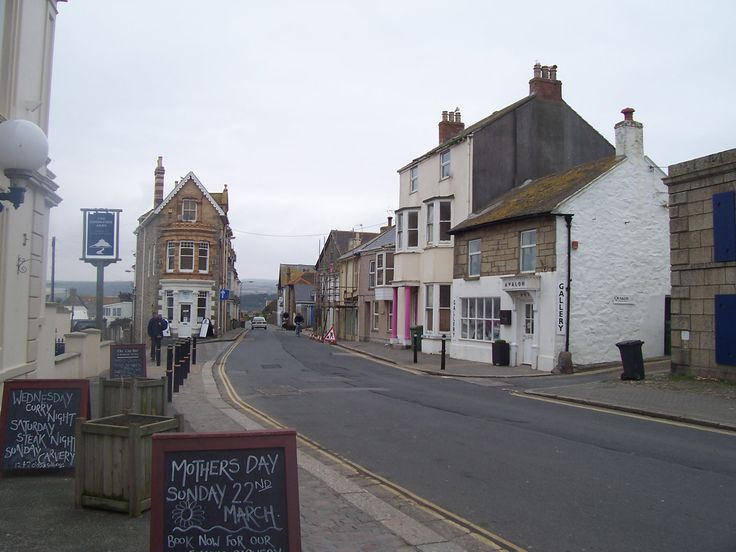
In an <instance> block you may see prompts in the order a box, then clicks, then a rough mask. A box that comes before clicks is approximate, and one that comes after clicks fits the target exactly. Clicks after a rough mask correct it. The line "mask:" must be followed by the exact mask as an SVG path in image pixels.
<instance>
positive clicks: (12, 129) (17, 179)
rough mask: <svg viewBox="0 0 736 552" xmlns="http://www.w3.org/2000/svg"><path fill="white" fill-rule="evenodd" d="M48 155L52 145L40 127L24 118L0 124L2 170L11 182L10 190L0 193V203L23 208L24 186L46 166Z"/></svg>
mask: <svg viewBox="0 0 736 552" xmlns="http://www.w3.org/2000/svg"><path fill="white" fill-rule="evenodd" d="M48 155H49V142H48V140H47V139H46V135H45V134H44V132H43V130H41V129H40V128H39V127H38V126H36V125H35V124H33V123H32V122H30V121H26V120H24V119H13V120H10V121H3V122H2V123H0V168H2V169H4V173H5V176H6V177H8V179H9V180H10V188H9V189H8V191H6V192H0V201H9V202H10V203H12V205H13V207H15V208H16V209H17V208H18V207H20V206H21V204H22V203H23V200H24V199H25V193H26V189H25V187H24V186H23V185H22V184H23V183H24V181H25V180H27V179H29V177H32V176H33V173H34V172H35V171H37V170H38V169H40V168H41V167H42V166H43V165H44V164H45V163H46V159H47V158H48ZM2 210H3V205H2V203H0V211H2Z"/></svg>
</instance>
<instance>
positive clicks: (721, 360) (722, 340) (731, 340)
mask: <svg viewBox="0 0 736 552" xmlns="http://www.w3.org/2000/svg"><path fill="white" fill-rule="evenodd" d="M715 301H716V362H717V363H718V364H728V365H730V366H736V295H716V298H715Z"/></svg>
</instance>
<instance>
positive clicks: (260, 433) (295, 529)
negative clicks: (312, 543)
mask: <svg viewBox="0 0 736 552" xmlns="http://www.w3.org/2000/svg"><path fill="white" fill-rule="evenodd" d="M152 439H153V440H152V456H153V458H152V464H151V523H150V545H149V552H164V551H165V550H167V548H166V547H165V546H164V541H165V539H166V538H167V536H166V535H165V534H164V514H165V509H164V507H165V504H164V500H165V495H166V482H165V481H164V479H165V476H164V474H165V461H166V455H167V453H171V452H173V453H177V452H192V453H197V452H206V451H217V452H227V451H249V450H254V451H256V450H259V449H283V454H284V464H285V465H284V489H285V497H284V498H285V500H286V518H287V519H286V523H287V535H288V549H287V550H284V551H283V552H301V531H300V527H299V483H298V473H297V461H296V431H295V430H293V429H280V430H257V431H247V432H241V433H157V434H154V435H153V436H152ZM244 548H254V549H259V548H260V549H263V550H267V549H268V548H267V547H265V546H260V547H259V546H255V545H253V546H251V545H249V546H245V547H243V546H235V547H233V550H236V549H244ZM205 549H206V548H205ZM219 549H221V550H227V548H226V547H223V546H222V545H220V546H219Z"/></svg>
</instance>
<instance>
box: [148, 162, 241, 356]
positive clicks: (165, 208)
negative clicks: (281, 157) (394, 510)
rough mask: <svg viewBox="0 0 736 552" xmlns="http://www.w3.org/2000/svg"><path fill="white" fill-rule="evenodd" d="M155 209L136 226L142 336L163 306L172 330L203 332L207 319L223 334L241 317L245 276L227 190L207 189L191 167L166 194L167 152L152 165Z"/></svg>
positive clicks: (175, 332) (176, 333) (176, 332)
mask: <svg viewBox="0 0 736 552" xmlns="http://www.w3.org/2000/svg"><path fill="white" fill-rule="evenodd" d="M154 176H155V181H154V201H153V209H152V210H151V211H149V212H147V213H146V214H144V215H143V216H141V217H140V218H139V219H138V228H137V229H136V231H135V234H136V237H137V242H136V263H135V307H134V310H135V312H134V318H135V326H134V328H135V329H134V332H135V336H136V339H137V340H138V341H139V342H143V341H145V339H146V327H147V321H148V319H149V318H150V317H151V316H152V315H153V314H157V313H161V314H162V315H163V316H164V318H166V319H167V320H169V324H170V328H171V333H172V335H174V336H185V337H188V336H190V335H192V334H195V333H198V332H199V331H200V328H201V324H202V320H203V319H205V318H207V319H208V320H209V321H210V323H211V324H212V325H213V326H214V328H215V332H216V333H219V332H221V331H223V330H224V329H229V328H230V327H231V326H232V325H233V324H237V321H238V318H239V295H240V281H239V279H238V274H237V271H236V270H235V260H236V255H235V251H234V249H233V247H232V239H233V234H232V230H231V229H230V223H229V221H228V217H227V211H228V191H227V186H225V188H224V190H223V191H222V193H210V192H208V191H207V190H206V189H205V187H204V186H203V185H202V183H201V182H200V181H199V179H198V178H197V177H196V175H195V174H194V173H193V172H189V174H187V175H186V176H185V177H184V178H182V179H181V180H180V181H179V182H176V183H175V186H174V189H173V190H172V191H171V192H170V193H169V194H168V195H167V196H166V197H165V198H164V195H163V193H164V167H163V164H162V159H161V157H159V158H158V163H157V166H156V169H155V171H154Z"/></svg>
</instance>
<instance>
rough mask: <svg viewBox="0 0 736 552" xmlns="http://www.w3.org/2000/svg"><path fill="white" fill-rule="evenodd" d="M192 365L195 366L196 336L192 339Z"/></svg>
mask: <svg viewBox="0 0 736 552" xmlns="http://www.w3.org/2000/svg"><path fill="white" fill-rule="evenodd" d="M192 364H194V365H195V366H196V364H197V336H196V335H195V336H194V338H193V339H192Z"/></svg>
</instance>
